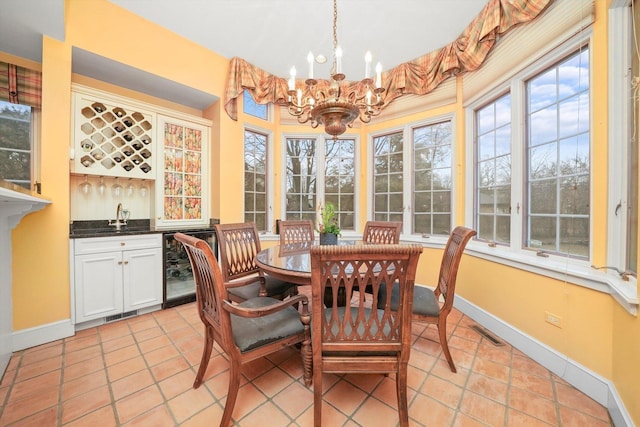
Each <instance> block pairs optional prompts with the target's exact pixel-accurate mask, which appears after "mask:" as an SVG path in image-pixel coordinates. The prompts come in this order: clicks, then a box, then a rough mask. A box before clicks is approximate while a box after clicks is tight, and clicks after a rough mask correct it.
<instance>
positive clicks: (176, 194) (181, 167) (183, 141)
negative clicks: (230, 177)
mask: <svg viewBox="0 0 640 427" xmlns="http://www.w3.org/2000/svg"><path fill="white" fill-rule="evenodd" d="M158 128H159V130H160V131H161V138H162V141H161V142H162V144H163V147H162V155H161V156H159V157H160V160H161V164H160V165H158V170H159V171H160V173H159V176H158V182H157V185H156V213H157V215H156V225H157V226H170V225H178V224H181V225H207V224H209V189H208V181H209V127H208V126H204V125H201V124H198V123H193V122H189V121H184V120H179V119H175V118H171V117H164V116H160V117H159V118H158Z"/></svg>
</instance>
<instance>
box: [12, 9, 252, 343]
mask: <svg viewBox="0 0 640 427" xmlns="http://www.w3.org/2000/svg"><path fill="white" fill-rule="evenodd" d="M65 25H66V27H65V30H66V31H65V32H66V39H65V41H63V42H61V41H58V40H53V39H49V38H46V37H45V38H44V41H43V58H42V66H41V69H42V72H43V93H42V95H43V106H42V132H41V135H42V138H41V141H42V142H41V146H42V156H41V157H42V166H41V175H42V176H41V181H42V195H43V196H44V197H47V198H49V199H50V200H52V204H51V205H50V206H48V207H47V208H46V209H44V210H43V211H41V212H36V213H34V214H31V215H28V216H27V217H25V218H24V219H23V221H22V222H21V223H20V224H19V225H18V227H16V229H15V230H14V232H13V277H14V282H13V328H14V330H16V331H20V330H24V329H28V328H32V327H37V326H43V325H47V324H51V323H54V322H57V321H60V320H64V319H68V318H69V317H70V313H71V307H70V295H69V290H70V288H69V282H70V273H69V256H68V253H69V218H70V217H69V197H70V196H69V145H70V144H69V141H70V140H71V134H70V128H71V116H70V111H71V83H72V81H75V82H78V83H82V84H87V85H91V86H94V87H96V88H99V89H106V90H110V91H112V92H116V93H118V94H120V95H125V96H132V97H135V98H138V99H139V100H141V101H147V102H148V101H149V98H150V97H148V96H145V95H142V94H140V93H136V92H134V91H130V90H126V89H123V88H116V87H114V86H112V85H107V84H104V83H101V82H96V81H92V80H91V79H87V78H84V77H82V76H74V75H72V73H71V69H72V57H71V52H72V47H73V46H77V47H80V48H82V49H84V50H86V51H89V52H92V53H95V54H98V55H101V56H104V57H106V58H109V59H112V60H114V61H118V62H122V63H124V64H128V65H130V66H133V67H135V68H139V69H141V70H143V71H146V72H149V73H152V74H156V75H158V76H160V77H164V78H167V79H170V80H173V81H176V82H179V83H181V84H184V85H186V86H190V87H193V88H195V89H198V90H201V91H203V92H207V93H211V94H213V95H215V96H218V97H219V98H221V99H222V98H223V96H224V85H225V81H226V73H227V68H228V61H227V60H226V59H225V58H222V57H221V56H219V55H217V54H215V53H213V52H210V51H208V50H206V49H204V48H203V47H201V46H199V45H196V44H194V43H191V42H189V41H187V40H186V39H184V38H182V37H179V36H177V35H176V34H174V33H172V32H170V31H168V30H165V29H162V28H160V27H158V26H156V25H155V24H152V23H151V22H148V21H145V20H143V19H141V18H139V17H137V16H135V15H133V14H131V13H129V12H127V11H126V10H124V9H122V8H120V7H118V6H115V5H114V4H113V3H110V2H108V1H106V0H92V1H90V2H89V1H84V0H67V1H66V3H65ZM124 29H126V30H124ZM25 65H29V64H25ZM155 101H156V102H155V103H156V104H160V105H162V106H167V107H170V108H174V109H176V110H180V111H183V112H187V113H190V114H194V113H197V112H196V111H195V110H192V109H189V108H186V107H179V106H176V105H173V104H171V103H168V102H163V101H161V100H155ZM201 114H202V115H203V116H205V117H207V118H210V119H212V120H214V122H216V123H217V125H216V126H217V127H218V128H219V129H220V132H219V133H216V134H214V135H212V140H213V145H214V158H219V156H218V153H217V152H216V151H215V147H216V146H219V145H220V144H219V141H220V139H221V137H222V138H224V139H225V140H239V139H238V136H237V135H234V134H231V135H230V134H229V132H228V131H227V129H226V123H227V122H231V123H233V125H235V127H238V125H237V124H236V123H235V122H232V121H231V120H230V119H229V118H228V117H227V116H226V114H223V113H222V111H221V110H220V109H219V108H216V107H215V106H212V107H211V108H210V109H208V110H206V111H205V112H202V113H201ZM225 147H227V145H225ZM236 152H238V150H237V149H236ZM240 156H241V153H240ZM240 158H241V157H240ZM234 161H238V162H239V163H235V164H242V163H241V160H237V159H236V160H234ZM223 166H224V165H223ZM229 169H230V170H232V169H233V168H232V167H229ZM221 173H222V174H224V171H222V172H221ZM212 182H213V183H216V184H218V185H217V186H216V188H218V187H220V186H219V178H216V177H215V175H214V176H212ZM227 187H228V186H227ZM236 193H237V191H236ZM229 194H233V191H229ZM222 196H224V194H222ZM214 197H221V195H220V194H217V192H216V191H215V190H214ZM217 205H219V203H218V202H217V200H216V199H214V201H213V202H212V207H213V211H214V212H216V210H217ZM43 245H46V255H45V256H43V255H44V254H42V253H41V250H39V248H42V247H43Z"/></svg>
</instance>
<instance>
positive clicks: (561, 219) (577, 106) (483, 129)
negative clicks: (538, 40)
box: [473, 46, 591, 259]
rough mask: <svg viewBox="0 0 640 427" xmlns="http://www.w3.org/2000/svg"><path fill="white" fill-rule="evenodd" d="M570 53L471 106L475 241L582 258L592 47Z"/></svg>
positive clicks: (586, 229)
mask: <svg viewBox="0 0 640 427" xmlns="http://www.w3.org/2000/svg"><path fill="white" fill-rule="evenodd" d="M568 49H569V48H568V47H565V48H564V49H563V51H564V52H569V53H566V54H564V56H560V54H559V53H556V54H555V56H554V57H553V58H549V60H548V61H551V60H554V59H555V60H556V62H554V63H552V64H550V65H547V66H546V68H543V67H545V66H544V65H535V67H538V68H537V70H535V71H531V72H529V76H530V77H529V78H526V77H524V76H526V75H527V72H526V71H524V72H523V74H521V75H518V76H517V77H514V78H513V79H512V81H511V82H510V87H509V91H508V93H506V94H505V93H504V89H502V94H501V95H499V96H497V97H494V98H493V99H489V100H488V101H486V102H484V103H482V104H481V105H479V106H478V107H477V108H475V109H474V114H473V117H474V121H475V126H474V132H475V135H474V141H475V150H474V155H475V158H474V163H475V174H474V177H475V183H474V198H475V200H474V221H475V227H476V229H477V230H478V239H482V240H486V241H490V242H495V243H498V244H504V245H508V246H510V247H511V248H512V249H521V248H524V249H531V250H536V251H543V252H546V253H555V254H561V255H564V256H570V257H575V258H579V259H587V258H588V257H589V255H590V201H591V200H590V193H589V192H590V180H591V173H590V170H591V168H590V138H591V135H590V118H589V102H590V101H589V94H590V91H589V48H588V47H586V46H583V47H580V48H579V49H577V50H573V51H571V50H568ZM520 111H521V112H522V113H518V112H520ZM520 129H522V130H520Z"/></svg>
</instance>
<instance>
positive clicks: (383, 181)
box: [373, 132, 404, 221]
mask: <svg viewBox="0 0 640 427" xmlns="http://www.w3.org/2000/svg"><path fill="white" fill-rule="evenodd" d="M403 143H404V142H403V136H402V132H397V133H394V134H390V135H383V136H377V137H375V138H374V139H373V148H374V152H373V156H374V158H373V161H374V164H375V170H374V174H373V182H374V195H373V196H374V206H373V210H374V212H373V215H374V218H375V219H376V220H379V221H391V219H390V218H391V214H392V213H400V215H402V210H403V209H402V208H403V206H402V192H403V190H404V183H403V179H402V171H403V165H402V155H403ZM392 192H397V193H398V194H391V193H392Z"/></svg>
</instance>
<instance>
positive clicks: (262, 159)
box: [244, 130, 268, 231]
mask: <svg viewBox="0 0 640 427" xmlns="http://www.w3.org/2000/svg"><path fill="white" fill-rule="evenodd" d="M267 142H268V137H267V135H264V134H261V133H258V132H253V131H250V130H245V131H244V220H245V221H246V222H254V223H255V224H256V228H257V229H258V231H266V230H267V228H268V227H267Z"/></svg>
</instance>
